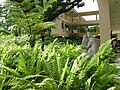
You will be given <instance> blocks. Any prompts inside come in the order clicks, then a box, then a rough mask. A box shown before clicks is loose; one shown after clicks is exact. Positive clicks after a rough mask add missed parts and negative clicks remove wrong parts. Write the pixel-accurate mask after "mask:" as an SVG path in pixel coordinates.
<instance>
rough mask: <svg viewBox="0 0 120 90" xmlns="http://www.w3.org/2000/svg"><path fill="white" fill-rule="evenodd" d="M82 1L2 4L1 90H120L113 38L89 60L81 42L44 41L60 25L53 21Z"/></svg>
mask: <svg viewBox="0 0 120 90" xmlns="http://www.w3.org/2000/svg"><path fill="white" fill-rule="evenodd" d="M42 1H44V2H42ZM81 1H82V0H66V1H64V2H63V0H7V2H6V3H5V4H4V5H1V6H0V12H1V13H0V17H3V18H4V20H2V21H1V22H0V90H119V89H120V87H119V81H118V80H116V79H115V75H116V74H117V68H116V65H115V64H111V62H113V60H114V59H115V53H114V52H113V51H112V48H111V41H110V40H109V41H108V42H106V43H104V44H102V45H101V46H100V48H99V51H98V52H97V53H96V54H95V55H94V57H92V58H89V54H82V51H81V45H80V43H78V41H77V43H74V42H75V40H72V41H71V40H70V39H69V40H66V39H65V38H58V39H56V38H55V37H54V38H53V37H50V36H45V38H44V35H45V34H44V31H46V30H50V27H52V26H54V25H55V24H54V22H48V21H52V20H53V19H55V17H57V16H58V15H59V14H61V13H62V12H67V11H69V10H71V9H72V8H73V7H74V6H78V7H79V6H82V5H83V3H81ZM41 2H42V3H41ZM68 6H70V7H68ZM49 15H50V16H49ZM11 27H13V28H11ZM9 28H10V31H8V29H9ZM40 38H41V39H40ZM44 39H45V41H44ZM73 41H74V42H73ZM43 45H45V48H43ZM41 47H42V49H41Z"/></svg>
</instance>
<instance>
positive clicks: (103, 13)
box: [97, 0, 111, 43]
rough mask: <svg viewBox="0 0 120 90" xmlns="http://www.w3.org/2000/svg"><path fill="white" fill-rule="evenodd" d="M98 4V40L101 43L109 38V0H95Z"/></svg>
mask: <svg viewBox="0 0 120 90" xmlns="http://www.w3.org/2000/svg"><path fill="white" fill-rule="evenodd" d="M97 1H98V6H99V17H100V20H99V21H100V22H99V23H100V40H101V43H104V42H106V41H107V40H109V39H110V38H111V36H110V33H111V30H110V15H109V0H97Z"/></svg>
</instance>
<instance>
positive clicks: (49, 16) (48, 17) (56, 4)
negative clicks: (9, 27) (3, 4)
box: [11, 0, 84, 22]
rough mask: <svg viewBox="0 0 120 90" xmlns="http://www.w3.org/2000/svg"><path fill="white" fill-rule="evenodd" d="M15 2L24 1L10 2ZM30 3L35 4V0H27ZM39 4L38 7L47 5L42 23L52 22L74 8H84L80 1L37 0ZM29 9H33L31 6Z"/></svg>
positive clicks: (21, 0) (20, 0)
mask: <svg viewBox="0 0 120 90" xmlns="http://www.w3.org/2000/svg"><path fill="white" fill-rule="evenodd" d="M11 1H15V2H19V3H22V2H24V1H26V0H11ZM29 1H31V2H35V1H36V0H29ZM37 1H39V2H41V3H40V4H39V5H41V6H43V7H44V5H46V3H47V7H48V8H47V9H46V10H45V12H44V15H43V16H44V19H43V21H45V22H46V21H53V20H54V19H55V18H56V17H58V16H59V15H60V14H62V13H66V12H68V11H70V10H71V9H72V8H74V7H75V6H77V7H78V8H79V7H82V6H84V2H82V0H37ZM31 8H35V6H32V7H31ZM31 8H29V9H26V10H24V12H29V11H30V10H31Z"/></svg>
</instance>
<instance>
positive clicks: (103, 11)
mask: <svg viewBox="0 0 120 90" xmlns="http://www.w3.org/2000/svg"><path fill="white" fill-rule="evenodd" d="M97 2H98V6H99V11H92V12H82V13H78V12H77V11H75V10H74V9H72V10H71V11H70V12H68V13H64V14H62V15H60V16H59V17H58V18H57V19H56V22H57V25H56V28H54V29H53V30H52V35H57V36H65V37H69V36H70V35H72V34H73V32H72V31H70V27H69V25H70V24H73V23H76V24H80V25H84V26H88V25H99V27H100V30H99V32H97V34H98V33H99V34H100V42H101V43H104V42H106V41H107V40H109V39H111V32H112V34H116V35H117V38H118V40H120V17H119V16H120V9H119V8H120V0H97ZM87 15H96V20H91V21H86V20H85V19H84V18H83V16H87ZM98 15H99V19H98ZM74 33H78V32H77V31H74ZM79 35H82V33H80V34H79Z"/></svg>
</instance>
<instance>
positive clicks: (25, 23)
mask: <svg viewBox="0 0 120 90" xmlns="http://www.w3.org/2000/svg"><path fill="white" fill-rule="evenodd" d="M28 3H29V4H28ZM39 4H40V1H34V2H31V1H30V0H28V1H23V2H22V3H19V2H14V1H6V4H5V6H6V7H5V8H3V11H8V14H7V15H6V23H7V22H9V23H11V25H12V26H13V29H12V31H13V33H14V35H15V36H19V35H20V33H21V32H22V33H25V34H28V35H29V36H30V41H29V42H30V45H31V47H34V45H35V41H36V40H35V38H36V35H38V34H41V38H42V50H43V49H44V47H43V46H44V33H43V31H44V30H46V29H48V28H50V27H52V26H54V23H53V22H43V13H44V12H45V11H46V8H47V6H46V5H45V6H44V7H42V6H40V5H39ZM33 6H35V8H34V9H31V10H30V11H29V12H27V13H25V12H24V10H28V9H30V8H31V7H33Z"/></svg>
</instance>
